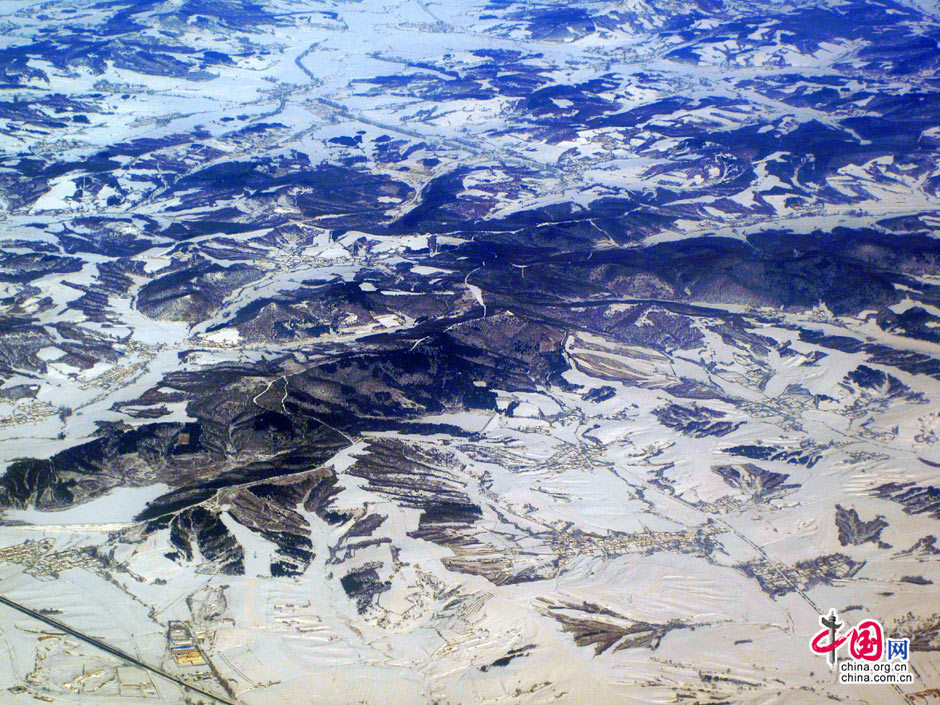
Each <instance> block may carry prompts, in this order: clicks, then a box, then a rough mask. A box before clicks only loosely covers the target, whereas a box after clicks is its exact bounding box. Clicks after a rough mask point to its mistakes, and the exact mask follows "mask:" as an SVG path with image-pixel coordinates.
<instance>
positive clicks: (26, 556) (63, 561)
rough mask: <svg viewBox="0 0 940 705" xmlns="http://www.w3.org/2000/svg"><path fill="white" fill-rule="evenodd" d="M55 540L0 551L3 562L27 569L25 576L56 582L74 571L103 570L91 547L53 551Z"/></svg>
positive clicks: (23, 544) (28, 542)
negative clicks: (79, 569) (61, 576)
mask: <svg viewBox="0 0 940 705" xmlns="http://www.w3.org/2000/svg"><path fill="white" fill-rule="evenodd" d="M54 544H55V539H52V538H44V539H41V540H39V541H33V540H29V539H28V540H26V541H24V542H23V543H19V544H16V545H15V546H6V547H5V548H0V562H2V563H15V564H17V565H21V566H24V567H25V569H26V570H25V572H26V573H27V574H29V575H32V576H33V577H34V578H36V579H37V580H44V581H46V580H55V579H56V578H57V577H58V576H59V575H60V574H61V573H62V572H63V571H66V570H71V569H72V568H86V569H89V570H91V569H95V568H99V567H101V560H100V559H99V558H98V554H97V553H96V552H95V550H94V549H93V548H91V547H83V548H68V549H66V550H64V551H53V550H52V547H53V545H54Z"/></svg>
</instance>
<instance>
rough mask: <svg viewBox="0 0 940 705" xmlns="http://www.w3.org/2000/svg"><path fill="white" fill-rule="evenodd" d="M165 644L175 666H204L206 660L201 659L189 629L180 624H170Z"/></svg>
mask: <svg viewBox="0 0 940 705" xmlns="http://www.w3.org/2000/svg"><path fill="white" fill-rule="evenodd" d="M167 642H168V645H169V648H170V655H172V656H173V659H174V660H175V661H176V665H177V666H205V665H206V660H205V659H204V658H203V657H202V654H201V653H200V651H199V649H198V648H197V647H196V642H195V641H193V637H192V634H190V632H189V628H188V627H187V626H186V625H185V624H183V623H182V622H170V627H169V629H168V630H167Z"/></svg>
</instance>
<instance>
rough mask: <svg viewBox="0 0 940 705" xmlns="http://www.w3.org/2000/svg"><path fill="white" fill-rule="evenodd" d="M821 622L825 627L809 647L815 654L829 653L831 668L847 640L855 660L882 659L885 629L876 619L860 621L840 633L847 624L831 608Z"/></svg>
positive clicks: (833, 667)
mask: <svg viewBox="0 0 940 705" xmlns="http://www.w3.org/2000/svg"><path fill="white" fill-rule="evenodd" d="M819 623H820V624H821V625H822V626H823V627H824V629H823V630H822V631H820V632H819V633H818V634H816V636H815V637H813V640H812V641H811V642H810V644H809V648H810V650H811V651H812V652H813V653H814V654H828V655H829V659H828V661H829V667H830V668H832V669H835V667H836V661H837V660H838V652H839V648H840V647H841V646H842V645H843V644H844V643H845V642H846V641H848V642H849V656H851V657H852V659H853V660H855V661H880V660H881V657H882V655H883V654H884V642H885V639H884V631H883V630H882V629H881V624H880V623H878V622H877V621H875V620H874V619H866V620H865V621H864V622H859V623H858V624H856V625H855V626H854V627H852V628H851V629H849V630H848V631H847V632H846V633H844V634H839V631H840V630H841V629H842V627H843V626H845V625H844V624H843V623H842V622H840V621H839V620H838V617H837V616H836V611H835V610H830V612H829V614H828V616H827V615H823V616H821V617H820V618H819Z"/></svg>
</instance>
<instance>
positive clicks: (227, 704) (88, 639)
mask: <svg viewBox="0 0 940 705" xmlns="http://www.w3.org/2000/svg"><path fill="white" fill-rule="evenodd" d="M0 604H4V605H6V606H7V607H9V608H11V609H14V610H16V611H17V612H20V613H22V614H25V615H26V616H27V617H32V618H33V619H36V620H38V621H40V622H43V623H44V624H47V625H49V626H50V627H52V628H54V629H58V630H59V631H62V632H65V633H66V634H68V635H70V636H74V637H75V638H76V639H80V640H82V641H84V642H85V643H86V644H91V645H92V646H94V647H96V648H98V649H101V650H102V651H105V652H107V653H109V654H111V655H112V656H116V657H117V658H119V659H121V660H122V661H126V662H127V663H130V664H132V665H134V666H137V667H138V668H143V669H144V670H145V671H150V672H151V673H154V674H156V675H158V676H160V677H161V678H165V679H166V680H168V681H172V682H173V683H176V685H178V686H180V687H181V688H185V689H186V690H190V691H192V692H194V693H198V694H199V695H202V696H203V697H206V698H209V699H210V700H214V701H216V702H218V703H223V704H224V705H236V703H235V702H233V701H232V700H229V699H227V698H223V697H221V696H219V695H214V694H213V693H210V692H208V691H205V690H203V689H202V688H198V687H197V686H194V685H190V684H189V683H187V682H186V681H184V680H182V679H180V678H177V677H176V676H174V675H171V674H169V673H167V672H166V671H163V670H161V669H159V668H157V667H156V666H151V665H149V664H146V663H144V662H143V661H140V660H139V659H137V658H136V657H134V656H131V655H130V654H128V653H126V652H124V651H121V650H120V649H118V648H115V647H113V646H110V645H109V644H106V643H105V642H103V641H101V640H100V639H97V638H95V637H93V636H89V635H87V634H84V633H82V632H80V631H78V630H76V629H73V628H72V627H69V626H67V625H65V624H63V623H62V622H60V621H58V620H56V619H52V617H49V616H47V615H44V614H41V613H39V612H36V611H35V610H32V609H30V608H29V607H26V606H25V605H21V604H20V603H18V602H14V601H13V600H10V599H8V598H6V597H3V596H2V595H0Z"/></svg>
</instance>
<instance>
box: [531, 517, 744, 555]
mask: <svg viewBox="0 0 940 705" xmlns="http://www.w3.org/2000/svg"><path fill="white" fill-rule="evenodd" d="M724 531H725V529H724V528H722V527H721V526H720V525H718V524H715V523H714V522H711V521H709V522H707V523H705V524H703V525H701V526H697V527H693V528H689V529H682V530H681V531H650V530H648V529H647V530H646V531H637V532H634V533H629V534H628V533H621V532H610V533H608V534H607V535H600V534H592V533H587V532H582V531H578V530H568V531H558V532H554V533H553V534H552V535H551V536H550V537H549V543H550V544H551V546H552V548H553V549H554V550H555V551H556V552H557V553H558V555H560V556H574V555H584V554H598V553H602V554H604V555H605V556H611V555H620V554H624V553H655V552H657V551H674V552H677V553H708V552H709V548H710V539H711V538H712V537H714V536H716V535H717V534H720V533H723V532H724Z"/></svg>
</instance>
